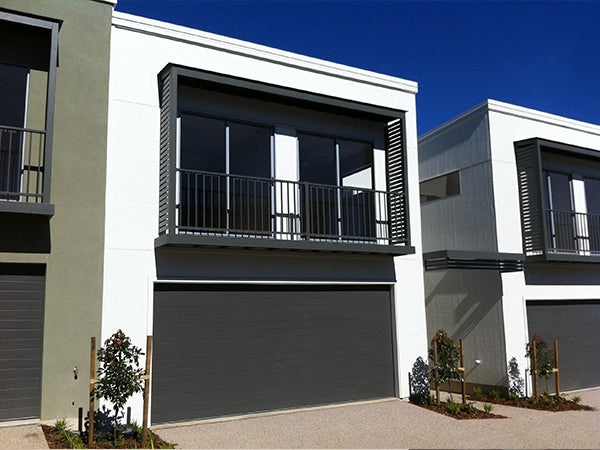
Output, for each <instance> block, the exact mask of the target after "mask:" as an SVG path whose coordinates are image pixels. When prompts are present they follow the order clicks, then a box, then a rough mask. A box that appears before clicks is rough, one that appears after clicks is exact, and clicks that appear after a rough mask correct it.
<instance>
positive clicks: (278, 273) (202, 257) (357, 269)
mask: <svg viewBox="0 0 600 450" xmlns="http://www.w3.org/2000/svg"><path fill="white" fill-rule="evenodd" d="M156 272H157V275H158V278H159V279H187V280H190V279H192V280H241V281H249V280H259V281H264V280H269V281H278V280H281V281H328V282H338V281H348V282H357V281H361V282H362V281H371V282H393V281H395V280H396V274H395V272H394V260H393V258H392V257H390V256H385V255H383V256H379V255H354V254H342V253H339V254H326V253H311V252H293V251H289V252H288V251H285V252H284V251H281V252H278V251H265V250H262V251H260V250H259V251H256V250H228V249H203V248H195V249H192V248H183V249H177V248H159V249H156Z"/></svg>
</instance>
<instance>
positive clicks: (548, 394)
mask: <svg viewBox="0 0 600 450" xmlns="http://www.w3.org/2000/svg"><path fill="white" fill-rule="evenodd" d="M542 396H543V397H550V392H548V391H543V392H542Z"/></svg>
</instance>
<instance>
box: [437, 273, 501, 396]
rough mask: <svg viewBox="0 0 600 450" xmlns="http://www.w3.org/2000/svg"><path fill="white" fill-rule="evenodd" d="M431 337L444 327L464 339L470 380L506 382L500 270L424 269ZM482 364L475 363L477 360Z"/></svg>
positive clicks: (497, 383)
mask: <svg viewBox="0 0 600 450" xmlns="http://www.w3.org/2000/svg"><path fill="white" fill-rule="evenodd" d="M425 289H426V297H425V304H426V312H427V329H428V336H429V339H431V337H432V336H433V333H434V332H435V331H436V330H438V329H440V328H442V329H444V330H446V332H447V333H448V335H449V336H450V337H451V338H452V339H453V340H455V341H458V339H460V338H462V339H464V343H465V358H466V362H465V366H466V367H465V368H466V371H467V372H466V376H467V380H468V381H469V380H471V381H472V382H474V383H481V384H489V385H501V386H507V383H508V379H507V372H506V371H507V366H506V353H505V338H504V320H503V315H502V280H501V277H500V274H499V272H498V271H492V270H463V269H448V270H439V271H428V272H425ZM476 359H477V360H479V361H481V364H477V363H475V360H476Z"/></svg>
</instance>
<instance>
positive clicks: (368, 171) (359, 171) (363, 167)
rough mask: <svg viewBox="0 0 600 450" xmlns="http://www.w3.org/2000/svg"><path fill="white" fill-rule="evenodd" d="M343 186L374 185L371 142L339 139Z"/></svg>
mask: <svg viewBox="0 0 600 450" xmlns="http://www.w3.org/2000/svg"><path fill="white" fill-rule="evenodd" d="M338 143H339V157H340V177H341V181H342V183H341V184H342V186H356V187H362V188H367V189H370V188H372V187H373V172H372V167H373V148H372V146H371V145H370V144H366V143H362V142H353V141H342V140H340V141H338Z"/></svg>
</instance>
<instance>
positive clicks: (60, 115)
mask: <svg viewBox="0 0 600 450" xmlns="http://www.w3.org/2000/svg"><path fill="white" fill-rule="evenodd" d="M1 6H2V7H3V8H7V9H11V10H14V11H21V12H25V13H31V14H36V15H40V16H45V17H50V18H58V19H62V20H63V23H62V26H61V28H60V31H59V67H58V69H57V73H56V105H55V114H54V117H55V120H54V140H53V142H54V144H53V154H52V192H51V199H50V201H51V203H53V204H55V206H56V213H55V215H54V217H52V218H51V219H50V226H49V228H50V246H51V250H50V253H49V254H47V253H43V252H42V253H38V254H25V253H18V252H15V251H13V252H12V253H0V261H13V262H25V261H28V262H31V261H36V262H47V278H46V304H45V324H44V326H45V329H44V360H43V379H42V410H41V418H42V419H55V418H57V417H76V416H77V408H78V407H80V406H83V407H86V405H87V400H88V386H89V385H88V381H87V379H88V376H89V360H90V336H98V337H99V336H100V329H101V317H102V278H103V255H104V209H105V208H104V206H105V205H104V203H105V184H106V136H107V129H106V128H107V113H108V73H109V72H108V70H109V67H108V66H109V49H110V31H111V27H110V24H111V16H112V5H111V4H110V3H108V2H101V1H94V0H3V1H2V5H1ZM38 75H39V74H38ZM38 75H35V78H34V77H32V80H31V81H32V86H31V88H32V89H31V90H30V93H31V94H32V95H33V94H35V93H37V92H39V91H40V85H39V83H38V82H37V80H39V77H38ZM43 91H44V95H45V89H43ZM30 100H31V101H30V106H31V107H32V108H34V110H32V111H31V112H30V117H32V119H33V118H34V117H35V122H36V125H37V124H38V122H39V114H38V111H35V109H37V108H39V106H34V105H38V104H39V103H38V102H36V99H30ZM32 125H33V123H32ZM75 366H77V367H78V368H79V377H78V379H77V380H75V379H74V376H73V367H75Z"/></svg>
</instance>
